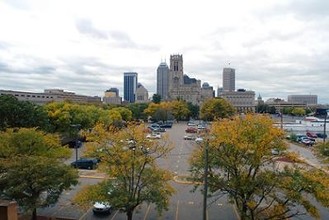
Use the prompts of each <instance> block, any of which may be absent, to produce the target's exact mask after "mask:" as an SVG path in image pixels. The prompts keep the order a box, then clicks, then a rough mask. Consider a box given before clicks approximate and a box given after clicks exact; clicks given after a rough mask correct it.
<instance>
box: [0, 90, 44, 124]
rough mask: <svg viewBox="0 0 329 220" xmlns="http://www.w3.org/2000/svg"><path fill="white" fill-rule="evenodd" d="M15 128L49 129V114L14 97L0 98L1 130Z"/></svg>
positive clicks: (39, 107) (2, 96)
mask: <svg viewBox="0 0 329 220" xmlns="http://www.w3.org/2000/svg"><path fill="white" fill-rule="evenodd" d="M14 127H25V128H31V127H39V128H41V129H43V130H48V129H49V123H48V116H47V112H46V111H44V109H43V108H42V107H41V106H39V105H36V104H33V103H31V102H28V101H19V100H18V99H17V98H16V97H14V96H12V95H1V96H0V130H4V129H6V128H14Z"/></svg>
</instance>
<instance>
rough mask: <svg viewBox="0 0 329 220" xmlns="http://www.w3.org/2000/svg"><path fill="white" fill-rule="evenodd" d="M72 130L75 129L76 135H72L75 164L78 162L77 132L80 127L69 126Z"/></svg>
mask: <svg viewBox="0 0 329 220" xmlns="http://www.w3.org/2000/svg"><path fill="white" fill-rule="evenodd" d="M71 127H72V128H73V129H76V131H77V134H75V135H74V149H75V162H77V161H78V147H79V146H78V137H77V136H78V132H79V130H80V127H81V125H80V124H73V125H71Z"/></svg>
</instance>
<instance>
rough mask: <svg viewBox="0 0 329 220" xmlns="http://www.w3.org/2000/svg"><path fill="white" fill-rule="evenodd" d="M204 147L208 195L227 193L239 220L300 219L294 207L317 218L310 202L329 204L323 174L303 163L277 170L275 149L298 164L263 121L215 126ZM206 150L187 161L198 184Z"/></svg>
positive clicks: (250, 117) (253, 119)
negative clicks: (207, 174)
mask: <svg viewBox="0 0 329 220" xmlns="http://www.w3.org/2000/svg"><path fill="white" fill-rule="evenodd" d="M204 144H205V145H204V146H208V147H207V148H208V150H209V160H208V164H209V170H208V173H209V176H208V180H209V182H208V183H209V189H210V194H211V195H215V194H217V195H218V194H228V195H229V198H230V199H231V200H232V201H234V203H235V204H236V207H237V210H238V212H239V214H240V217H241V219H242V220H245V219H251V220H254V219H289V218H291V217H293V216H297V215H301V214H303V212H301V211H300V210H301V209H296V208H295V207H296V206H300V207H303V208H304V209H305V210H306V212H308V213H309V214H310V215H312V216H313V217H316V218H318V217H319V213H318V211H317V209H316V207H315V206H314V203H312V199H313V198H315V199H316V200H317V201H318V202H320V203H321V204H322V205H324V206H326V207H327V206H328V205H329V191H328V189H329V178H328V175H327V174H326V173H324V172H322V171H320V170H316V169H313V168H310V167H307V166H306V165H304V166H302V164H298V165H296V166H294V164H293V163H292V164H290V166H285V167H280V166H279V165H278V163H277V162H276V161H277V156H276V155H273V153H272V150H273V149H275V150H276V151H278V152H280V155H281V156H284V157H285V158H286V160H290V161H291V162H300V161H299V160H298V159H297V157H296V155H294V154H291V153H287V152H285V149H286V147H287V146H286V144H285V142H284V132H283V131H282V130H281V129H279V128H276V127H274V126H273V122H272V120H271V119H270V118H269V117H267V116H264V115H246V116H245V117H235V118H231V119H224V120H221V121H216V122H214V123H213V124H212V129H211V132H210V134H209V136H208V138H207V139H206V141H205V143H204ZM206 144H207V145H206ZM204 149H205V148H198V149H197V150H195V152H194V153H193V155H192V157H191V160H190V161H191V165H192V166H191V170H192V174H193V176H194V177H195V178H198V179H200V178H202V176H203V174H204V172H203V170H204V165H205V161H204V157H203V156H202V155H203V153H204V152H203V151H204Z"/></svg>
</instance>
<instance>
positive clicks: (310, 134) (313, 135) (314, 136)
mask: <svg viewBox="0 0 329 220" xmlns="http://www.w3.org/2000/svg"><path fill="white" fill-rule="evenodd" d="M306 136H307V137H311V138H317V137H318V136H317V135H316V134H314V133H312V132H309V131H308V132H306Z"/></svg>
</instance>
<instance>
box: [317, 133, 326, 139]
mask: <svg viewBox="0 0 329 220" xmlns="http://www.w3.org/2000/svg"><path fill="white" fill-rule="evenodd" d="M316 136H318V138H327V134H324V133H316Z"/></svg>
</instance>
